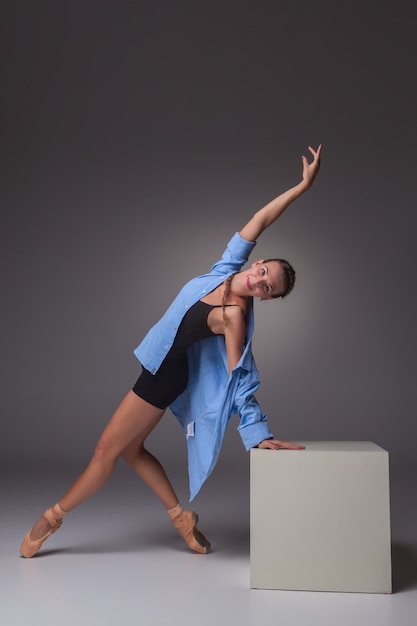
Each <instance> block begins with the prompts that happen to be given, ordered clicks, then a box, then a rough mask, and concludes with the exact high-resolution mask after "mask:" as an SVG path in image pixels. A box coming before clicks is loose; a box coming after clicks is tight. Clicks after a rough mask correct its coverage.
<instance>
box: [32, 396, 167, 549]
mask: <svg viewBox="0 0 417 626" xmlns="http://www.w3.org/2000/svg"><path fill="white" fill-rule="evenodd" d="M163 414H164V410H162V409H159V408H157V407H154V406H152V405H151V404H149V403H148V402H145V401H144V400H142V398H139V396H137V395H136V394H135V393H134V392H133V391H129V392H128V393H127V395H126V396H125V397H124V399H123V400H122V402H121V403H120V405H119V407H118V408H117V409H116V411H115V413H114V414H113V417H112V418H111V420H110V422H109V423H108V425H107V426H106V428H105V429H104V431H103V434H102V435H101V437H100V439H99V442H98V444H97V447H96V449H95V452H94V455H93V457H92V459H91V461H90V463H89V464H88V466H87V468H86V469H85V470H84V472H83V473H82V474H81V475H80V477H79V478H78V479H77V480H76V481H75V483H74V484H73V485H72V487H71V488H70V489H69V491H68V492H67V493H66V494H65V495H64V497H63V498H61V500H59V502H58V506H55V507H52V508H51V509H48V511H46V512H45V513H44V514H43V515H41V517H40V518H39V519H38V521H37V522H36V524H35V525H34V526H33V528H32V529H31V530H30V531H29V533H27V535H26V537H25V539H24V541H23V543H22V546H21V552H22V554H23V556H32V555H33V554H34V553H35V552H37V550H39V548H40V546H41V545H42V541H44V540H45V539H46V538H47V537H48V536H49V535H50V534H51V531H53V530H56V529H57V528H58V527H59V526H60V525H61V520H62V517H63V515H64V514H65V513H68V512H69V511H71V510H72V509H74V508H75V507H76V506H78V505H79V504H81V503H82V502H84V501H85V500H87V498H89V497H90V496H92V495H93V494H94V493H96V492H97V491H98V490H99V489H100V488H101V487H102V486H103V485H104V484H105V483H106V482H107V480H108V479H109V477H110V475H111V474H112V472H113V469H114V467H115V464H116V461H117V459H118V458H119V456H120V455H121V453H122V451H123V450H124V449H125V448H126V446H128V444H129V443H130V442H131V441H133V440H135V439H138V438H140V439H142V438H143V440H144V439H145V438H146V437H147V436H148V434H149V433H150V432H151V431H152V430H153V428H155V426H156V425H157V424H158V422H159V421H160V419H161V418H162V416H163ZM39 541H41V543H40V545H38V543H39ZM35 543H36V546H35ZM33 550H35V552H33Z"/></svg>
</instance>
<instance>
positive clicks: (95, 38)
mask: <svg viewBox="0 0 417 626" xmlns="http://www.w3.org/2000/svg"><path fill="white" fill-rule="evenodd" d="M415 17H416V10H415V8H414V7H413V4H412V3H410V2H401V1H400V2H395V3H394V2H384V1H382V2H356V3H355V2H353V3H352V2H318V3H309V2H290V1H283V2H278V1H277V2H272V1H271V2H265V1H258V2H249V1H244V2H225V1H223V2H218V1H216V0H215V1H213V0H211V1H210V2H191V1H190V2H175V3H174V2H172V3H171V2H150V1H147V0H145V1H141V2H133V1H130V2H129V1H119V2H115V1H106V0H103V1H92V0H87V1H83V2H45V1H37V2H3V3H2V7H1V23H2V26H1V29H2V37H1V38H0V41H1V43H0V45H1V48H2V104H1V108H2V139H1V150H2V157H3V163H2V184H1V205H2V227H1V255H2V262H1V273H2V287H1V291H2V297H1V299H2V306H1V331H2V340H1V341H2V350H1V363H2V374H1V385H2V390H1V400H2V402H1V403H2V410H1V413H2V418H1V423H2V426H1V431H2V432H1V438H0V458H1V462H2V464H4V465H5V466H6V467H7V468H11V469H17V468H19V469H20V470H21V471H23V472H25V473H27V475H28V477H29V478H30V475H31V472H32V470H33V468H35V467H38V466H40V465H45V466H51V465H52V466H54V467H58V466H59V465H60V464H61V465H62V466H66V465H77V466H82V465H84V464H85V463H86V462H87V461H88V459H89V456H90V454H91V452H92V450H93V447H94V444H95V442H96V440H97V437H98V436H99V434H100V432H101V430H102V428H103V426H104V425H105V423H106V422H107V420H108V418H109V417H110V416H111V413H112V411H113V410H114V408H115V407H116V406H117V404H118V402H119V400H120V399H121V397H122V396H123V394H124V393H125V392H126V391H127V390H128V389H129V388H130V387H131V385H132V384H133V383H134V381H135V379H136V377H137V375H138V371H139V365H138V363H137V361H136V359H135V357H134V356H133V349H134V348H135V347H136V345H137V344H138V343H139V341H140V340H141V338H142V337H143V335H144V334H145V332H146V331H147V329H148V328H149V326H150V325H151V324H152V323H154V322H155V321H156V320H157V319H158V317H159V316H160V314H161V313H162V312H163V311H164V309H165V307H166V306H167V305H168V304H169V303H170V301H171V299H172V298H173V297H174V295H175V294H176V292H177V290H178V289H179V288H180V287H181V285H182V284H183V283H184V282H185V281H186V280H187V279H188V278H191V277H192V276H194V275H195V274H198V273H201V272H205V271H206V270H207V269H208V268H209V267H210V266H211V264H212V263H213V262H214V261H215V260H216V259H217V258H218V257H219V255H220V254H221V252H222V250H223V248H224V246H225V244H226V242H227V241H228V239H229V237H230V236H231V235H232V234H233V233H234V232H235V231H236V230H238V229H239V228H240V227H241V226H242V225H243V224H244V223H245V221H246V220H247V219H248V218H249V217H250V216H251V214H252V213H253V212H254V211H255V210H256V209H258V208H259V207H260V206H262V205H263V204H265V203H266V202H267V201H269V200H270V199H272V198H273V197H274V196H276V195H277V194H278V193H280V192H281V191H284V190H285V189H286V188H287V187H289V186H291V185H292V184H295V183H296V182H297V181H298V180H299V177H300V174H301V154H307V152H306V151H307V146H308V145H309V144H311V145H313V146H317V145H318V143H320V142H323V144H324V150H323V157H322V169H321V172H320V175H319V178H318V179H317V181H316V184H315V186H314V187H313V188H312V190H311V191H310V192H309V193H308V194H306V195H305V196H303V197H302V198H301V199H300V200H299V201H298V202H297V203H296V204H294V205H293V206H292V207H291V208H290V209H289V210H288V211H287V212H286V213H285V215H284V216H283V217H282V219H280V220H279V222H278V223H277V224H276V225H274V227H272V228H271V229H270V230H269V231H268V232H267V233H265V234H264V235H263V236H262V238H261V239H260V241H259V243H258V246H257V249H256V250H255V252H254V254H253V257H252V260H256V259H257V258H260V257H269V256H275V255H279V256H283V257H287V258H288V259H289V260H290V261H291V262H292V263H293V265H294V267H295V268H296V271H297V284H296V289H295V291H294V293H293V294H292V295H291V297H289V298H288V300H285V301H283V302H279V301H277V302H271V303H262V304H258V303H257V304H256V319H257V327H256V332H255V338H254V354H255V358H256V361H257V364H258V367H259V370H260V372H261V377H262V386H261V389H260V391H259V393H258V399H259V401H260V403H261V405H262V408H263V410H264V411H265V412H267V413H268V415H269V417H270V423H271V427H272V429H273V431H274V433H275V434H276V436H277V437H279V438H282V439H290V440H309V439H348V440H349V439H353V440H372V441H375V442H376V443H378V444H379V445H381V446H382V447H384V448H386V449H388V450H389V451H390V454H391V468H392V471H393V472H397V473H404V474H405V473H408V474H410V473H412V472H414V475H415V472H416V463H417V461H416V455H415V440H416V435H417V426H416V422H415V414H416V413H415V397H416V396H415V348H416V333H415V319H416V297H415V293H414V290H415V274H416V244H415V230H416V222H417V218H416V203H415V184H414V181H415V171H416V158H415V149H416V92H417V90H416V86H415V58H416V54H415V53H416V49H415V26H416V22H415ZM235 426H237V421H236V420H235V421H234V422H233V423H232V428H231V429H230V430H229V432H228V434H227V437H226V441H225V445H224V448H223V450H222V455H221V460H220V466H219V467H220V468H222V469H223V470H224V469H225V468H226V467H228V466H230V467H231V466H233V467H234V468H235V469H237V470H238V471H241V474H240V475H239V473H237V480H246V479H247V474H246V470H247V467H248V455H247V454H246V453H245V452H244V450H243V447H242V445H241V443H240V439H239V436H238V435H237V434H236V433H235ZM151 447H152V449H153V450H154V451H155V452H157V454H158V455H159V456H160V458H161V460H162V461H163V462H164V463H165V464H166V465H167V467H168V469H169V470H170V471H173V470H175V469H179V470H180V478H179V479H178V480H179V482H180V484H183V485H184V487H186V481H187V479H186V458H185V442H184V440H183V435H182V432H181V430H180V428H179V427H178V426H177V424H176V423H175V421H174V419H173V417H172V416H171V415H170V414H169V413H168V414H167V415H166V417H165V418H164V420H163V422H162V423H161V425H160V426H159V427H158V428H157V429H156V431H155V432H154V433H153V435H152V437H151ZM239 476H240V477H239ZM221 480H222V473H221V471H220V470H219V468H217V469H216V471H215V472H214V474H213V477H212V478H211V481H212V482H211V487H210V488H212V486H214V485H215V484H216V481H221ZM57 495H59V494H57ZM199 497H200V496H199ZM201 497H204V489H203V491H202V492H201Z"/></svg>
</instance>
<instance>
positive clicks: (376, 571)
mask: <svg viewBox="0 0 417 626" xmlns="http://www.w3.org/2000/svg"><path fill="white" fill-rule="evenodd" d="M300 443H302V444H303V445H305V446H306V449H305V450H300V451H293V450H278V451H276V450H261V449H259V448H256V449H252V450H251V452H250V586H251V587H252V588H257V589H286V590H290V589H291V590H305V591H339V592H344V591H346V592H348V591H350V592H363V593H391V591H392V583H391V529H390V504H389V466H388V463H389V459H388V452H387V451H386V450H383V449H382V448H380V447H379V446H377V445H376V444H374V443H372V442H368V441H353V442H351V441H350V442H342V441H314V442H313V441H308V442H300Z"/></svg>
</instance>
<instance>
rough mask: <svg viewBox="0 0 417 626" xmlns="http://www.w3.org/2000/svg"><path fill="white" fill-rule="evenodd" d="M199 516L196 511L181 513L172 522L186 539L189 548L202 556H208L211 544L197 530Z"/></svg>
mask: <svg viewBox="0 0 417 626" xmlns="http://www.w3.org/2000/svg"><path fill="white" fill-rule="evenodd" d="M197 522H198V515H197V513H194V511H181V513H180V514H179V515H177V517H175V518H174V519H173V520H172V523H173V524H174V526H175V528H176V529H177V530H178V532H179V534H180V535H181V537H182V538H183V539H185V541H186V543H187V544H188V547H189V548H191V550H194V551H195V552H199V553H200V554H207V552H209V551H210V542H209V541H208V539H206V538H205V537H204V535H203V534H202V533H201V532H200V531H199V530H198V529H197Z"/></svg>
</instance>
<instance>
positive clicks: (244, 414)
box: [235, 364, 273, 450]
mask: <svg viewBox="0 0 417 626" xmlns="http://www.w3.org/2000/svg"><path fill="white" fill-rule="evenodd" d="M253 367H254V368H255V369H256V366H255V364H253ZM258 388H259V377H258V375H257V372H253V371H252V372H248V371H245V370H241V372H240V376H239V383H238V386H237V390H236V395H235V410H236V413H237V414H238V415H239V417H240V422H239V426H238V431H239V434H240V436H241V438H242V442H243V445H244V446H245V448H246V450H250V449H251V448H254V447H255V446H257V445H258V444H259V443H260V442H261V441H264V439H271V438H273V434H272V433H271V431H270V430H269V426H268V423H267V421H268V417H267V416H266V414H265V413H262V411H261V407H260V406H259V404H258V401H257V400H256V398H255V395H254V393H255V391H256V390H257V389H258Z"/></svg>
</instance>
